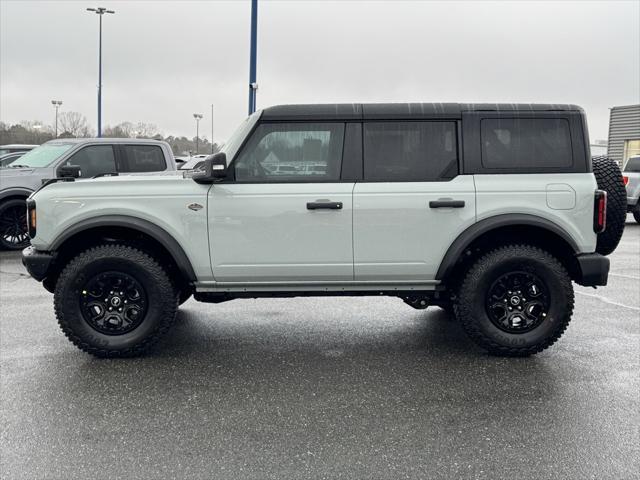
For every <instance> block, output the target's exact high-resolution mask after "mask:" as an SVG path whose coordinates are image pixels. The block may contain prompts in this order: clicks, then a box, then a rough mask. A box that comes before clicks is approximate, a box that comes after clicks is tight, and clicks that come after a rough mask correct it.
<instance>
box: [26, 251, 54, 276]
mask: <svg viewBox="0 0 640 480" xmlns="http://www.w3.org/2000/svg"><path fill="white" fill-rule="evenodd" d="M54 258H55V255H54V254H53V253H50V252H41V251H39V250H36V249H35V248H34V247H27V248H25V249H24V250H22V264H23V265H24V266H25V268H26V269H27V272H29V275H31V276H32V277H33V278H35V279H36V280H38V281H39V282H41V281H42V280H44V279H45V278H47V274H48V273H49V270H50V268H51V264H52V263H53V259H54Z"/></svg>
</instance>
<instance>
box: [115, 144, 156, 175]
mask: <svg viewBox="0 0 640 480" xmlns="http://www.w3.org/2000/svg"><path fill="white" fill-rule="evenodd" d="M122 148H123V149H124V154H125V157H126V162H125V163H124V165H123V166H122V168H121V171H123V172H160V171H163V170H166V168H167V163H166V162H165V160H164V154H163V153H162V148H161V147H160V146H159V145H123V147H122Z"/></svg>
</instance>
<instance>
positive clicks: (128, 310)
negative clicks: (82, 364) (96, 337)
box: [80, 271, 148, 335]
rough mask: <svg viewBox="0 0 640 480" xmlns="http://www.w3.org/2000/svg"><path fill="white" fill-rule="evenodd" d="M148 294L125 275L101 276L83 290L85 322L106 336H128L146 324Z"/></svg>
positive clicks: (97, 276)
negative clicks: (144, 322)
mask: <svg viewBox="0 0 640 480" xmlns="http://www.w3.org/2000/svg"><path fill="white" fill-rule="evenodd" d="M147 304H148V301H147V294H146V293H145V291H144V289H143V288H142V286H141V285H140V283H139V282H138V281H137V280H136V279H135V278H133V277H132V276H131V275H128V274H126V273H123V272H117V271H110V272H104V273H100V274H99V275H96V276H94V277H92V278H91V279H89V280H88V281H87V282H86V284H85V285H84V287H83V288H82V290H80V308H81V312H82V316H83V318H84V320H85V321H86V322H87V323H88V324H89V326H91V328H93V329H95V330H97V331H98V332H100V333H103V334H105V335H124V334H125V333H129V332H131V331H132V330H134V329H135V328H136V327H138V326H139V325H140V323H142V320H143V319H144V316H145V314H146V312H147Z"/></svg>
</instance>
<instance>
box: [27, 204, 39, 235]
mask: <svg viewBox="0 0 640 480" xmlns="http://www.w3.org/2000/svg"><path fill="white" fill-rule="evenodd" d="M37 220H38V217H37V215H36V201H35V200H27V229H28V231H29V237H31V238H34V237H35V236H36V226H37V223H38V222H37Z"/></svg>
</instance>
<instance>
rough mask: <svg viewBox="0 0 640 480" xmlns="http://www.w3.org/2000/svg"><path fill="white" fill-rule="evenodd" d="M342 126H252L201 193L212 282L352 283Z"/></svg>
mask: <svg viewBox="0 0 640 480" xmlns="http://www.w3.org/2000/svg"><path fill="white" fill-rule="evenodd" d="M344 142H345V124H344V123H341V122H315V123H308V122H298V123H296V122H291V123H282V122H274V123H261V124H259V125H258V126H257V127H256V129H255V130H254V132H253V133H252V135H251V138H250V139H249V140H248V141H247V143H246V144H245V146H244V147H243V148H242V149H241V151H240V152H239V154H238V156H237V158H236V159H235V160H234V161H233V164H232V165H231V171H232V172H233V175H234V177H235V179H234V180H233V181H228V182H224V183H218V184H214V185H213V186H212V188H211V190H210V193H209V203H208V208H209V238H210V248H211V259H212V260H211V261H212V268H213V272H214V277H215V280H216V281H218V282H239V283H245V284H246V283H259V284H260V283H264V284H266V283H282V282H294V283H295V284H296V285H301V284H304V283H308V282H316V283H317V282H332V281H334V282H335V281H351V280H353V244H352V240H353V236H352V192H353V186H354V182H353V181H352V180H351V181H349V180H342V178H343V177H342V175H341V171H342V157H343V146H344Z"/></svg>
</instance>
